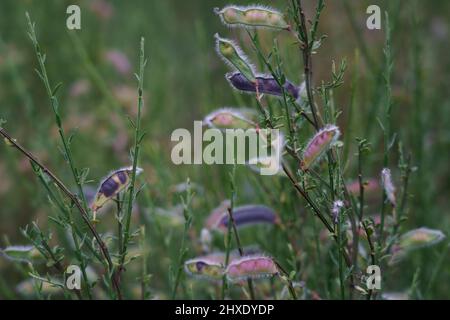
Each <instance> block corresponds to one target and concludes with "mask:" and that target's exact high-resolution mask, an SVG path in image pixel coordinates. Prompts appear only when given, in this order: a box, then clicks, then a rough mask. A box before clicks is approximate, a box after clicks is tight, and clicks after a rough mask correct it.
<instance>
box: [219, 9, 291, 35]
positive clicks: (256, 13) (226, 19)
mask: <svg viewBox="0 0 450 320" xmlns="http://www.w3.org/2000/svg"><path fill="white" fill-rule="evenodd" d="M214 12H215V13H216V14H217V15H219V16H220V18H221V20H222V22H223V23H224V24H226V25H228V26H249V27H265V28H273V29H282V30H289V29H290V26H289V24H288V23H287V21H286V19H285V17H284V15H283V14H282V13H281V12H279V11H277V10H275V9H272V8H269V7H264V6H258V5H254V6H248V7H239V6H226V7H224V8H223V9H218V8H216V9H214Z"/></svg>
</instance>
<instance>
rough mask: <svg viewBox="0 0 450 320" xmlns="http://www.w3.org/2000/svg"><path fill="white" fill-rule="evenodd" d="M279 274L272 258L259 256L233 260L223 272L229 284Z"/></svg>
mask: <svg viewBox="0 0 450 320" xmlns="http://www.w3.org/2000/svg"><path fill="white" fill-rule="evenodd" d="M279 273H280V271H279V269H278V266H277V264H276V263H275V262H274V261H273V259H272V258H270V257H267V256H261V255H254V256H244V257H242V258H239V259H236V260H233V261H232V262H231V263H230V264H229V265H228V267H227V268H226V270H225V274H226V275H227V279H228V280H229V281H230V282H234V283H235V282H240V281H242V280H245V279H258V278H267V277H273V276H276V275H278V274H279Z"/></svg>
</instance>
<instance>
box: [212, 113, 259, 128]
mask: <svg viewBox="0 0 450 320" xmlns="http://www.w3.org/2000/svg"><path fill="white" fill-rule="evenodd" d="M255 120H256V113H255V112H254V111H252V110H250V109H237V108H222V109H218V110H216V111H213V112H211V113H210V114H208V115H207V116H206V117H205V119H204V120H203V122H204V123H205V124H206V125H207V126H208V127H210V128H216V129H250V128H255V127H256V126H257V124H256V122H255Z"/></svg>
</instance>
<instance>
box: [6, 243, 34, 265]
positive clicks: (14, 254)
mask: <svg viewBox="0 0 450 320" xmlns="http://www.w3.org/2000/svg"><path fill="white" fill-rule="evenodd" d="M0 255H1V256H4V257H5V258H6V259H8V260H11V261H17V262H29V261H31V260H33V259H34V258H38V257H39V255H40V253H39V251H38V250H37V249H36V248H35V247H34V246H9V247H6V248H4V249H0Z"/></svg>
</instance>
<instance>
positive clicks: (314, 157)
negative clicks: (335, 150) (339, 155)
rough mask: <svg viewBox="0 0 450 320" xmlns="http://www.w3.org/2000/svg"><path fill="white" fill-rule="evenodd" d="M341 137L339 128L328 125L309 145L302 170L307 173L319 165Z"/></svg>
mask: <svg viewBox="0 0 450 320" xmlns="http://www.w3.org/2000/svg"><path fill="white" fill-rule="evenodd" d="M339 135H340V131H339V128H338V127H336V126H335V125H327V126H326V127H325V128H323V129H322V130H320V131H319V132H317V133H316V134H315V135H314V137H313V138H312V139H311V141H310V142H309V143H308V144H307V146H306V148H305V150H304V152H303V160H302V163H301V169H302V170H303V171H306V170H308V169H309V168H310V167H311V166H313V165H314V164H315V163H317V161H318V160H319V159H320V157H321V156H322V155H323V154H325V152H326V151H328V150H329V149H330V147H331V145H332V143H334V142H335V141H336V140H337V139H338V138H339Z"/></svg>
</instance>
